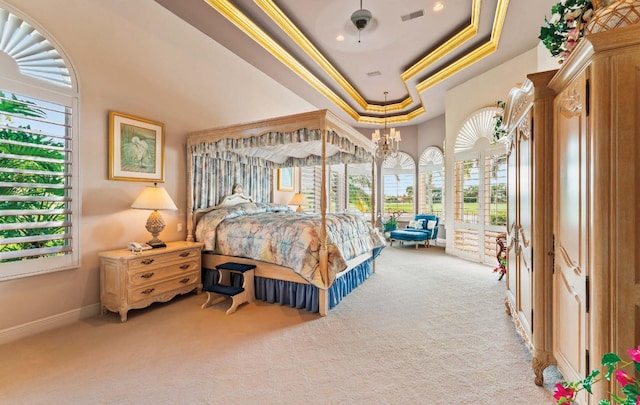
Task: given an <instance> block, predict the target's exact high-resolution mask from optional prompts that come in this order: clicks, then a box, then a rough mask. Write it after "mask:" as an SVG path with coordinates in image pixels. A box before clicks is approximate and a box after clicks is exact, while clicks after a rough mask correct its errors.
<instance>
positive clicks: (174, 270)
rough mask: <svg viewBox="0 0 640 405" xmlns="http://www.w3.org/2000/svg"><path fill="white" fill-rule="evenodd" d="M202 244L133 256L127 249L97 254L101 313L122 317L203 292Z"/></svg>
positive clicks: (181, 244) (179, 245)
mask: <svg viewBox="0 0 640 405" xmlns="http://www.w3.org/2000/svg"><path fill="white" fill-rule="evenodd" d="M203 246H204V244H203V243H199V242H182V241H180V242H168V243H167V247H165V248H157V249H151V250H144V251H142V252H141V253H136V254H133V253H131V251H129V250H128V249H118V250H110V251H106V252H100V253H98V256H99V257H100V312H101V313H102V315H104V313H105V310H109V311H111V312H118V313H120V320H121V321H122V322H125V321H126V320H127V312H128V311H129V310H130V309H138V308H145V307H147V306H149V305H151V304H152V303H154V302H166V301H169V300H170V299H172V298H173V297H175V296H176V295H178V294H186V293H188V292H190V291H193V290H194V289H195V290H197V292H198V294H199V293H200V292H201V291H202V282H201V280H200V272H201V250H202V247H203Z"/></svg>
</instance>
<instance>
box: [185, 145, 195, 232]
mask: <svg viewBox="0 0 640 405" xmlns="http://www.w3.org/2000/svg"><path fill="white" fill-rule="evenodd" d="M186 161H187V242H193V241H195V239H194V236H193V235H194V232H195V229H193V228H194V226H195V223H194V222H195V221H194V218H193V175H194V173H193V154H192V153H191V142H189V141H187V159H186Z"/></svg>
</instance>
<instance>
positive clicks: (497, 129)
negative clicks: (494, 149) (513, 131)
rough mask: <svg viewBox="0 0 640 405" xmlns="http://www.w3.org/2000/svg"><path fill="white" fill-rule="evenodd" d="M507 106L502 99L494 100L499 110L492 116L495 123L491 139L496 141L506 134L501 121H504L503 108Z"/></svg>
mask: <svg viewBox="0 0 640 405" xmlns="http://www.w3.org/2000/svg"><path fill="white" fill-rule="evenodd" d="M506 106H507V103H505V102H504V101H502V100H498V101H496V108H497V109H498V110H499V111H498V112H497V113H496V115H494V116H493V118H495V119H496V123H495V124H494V126H493V140H494V141H498V140H500V138H502V137H504V136H505V135H507V130H506V129H504V128H502V122H503V121H504V109H505V107H506Z"/></svg>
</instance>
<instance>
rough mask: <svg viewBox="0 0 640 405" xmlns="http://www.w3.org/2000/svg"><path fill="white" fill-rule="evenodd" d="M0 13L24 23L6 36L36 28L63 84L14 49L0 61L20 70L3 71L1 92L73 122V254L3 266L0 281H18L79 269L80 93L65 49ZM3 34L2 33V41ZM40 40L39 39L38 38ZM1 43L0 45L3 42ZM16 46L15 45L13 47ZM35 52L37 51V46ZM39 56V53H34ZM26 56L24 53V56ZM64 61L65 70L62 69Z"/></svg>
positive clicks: (7, 11) (6, 10) (27, 23)
mask: <svg viewBox="0 0 640 405" xmlns="http://www.w3.org/2000/svg"><path fill="white" fill-rule="evenodd" d="M0 12H2V17H3V18H5V17H7V16H8V18H11V19H12V21H19V22H20V21H22V23H21V24H18V25H16V29H15V30H14V31H13V32H11V31H4V35H17V34H18V30H20V29H22V28H25V27H26V28H33V29H34V30H35V31H34V32H35V33H36V34H39V35H40V36H41V37H42V38H44V39H43V40H42V38H41V43H42V42H48V44H50V45H51V46H52V47H53V48H54V49H53V50H50V49H49V50H48V49H44V50H43V51H42V52H43V54H46V55H52V59H51V61H50V63H54V61H55V63H56V64H57V65H58V70H53V71H54V72H56V71H57V72H58V74H59V75H60V76H59V77H60V80H58V77H57V76H56V73H53V74H43V73H42V71H38V70H37V69H35V70H34V69H27V68H24V69H23V66H22V65H21V63H20V61H19V58H20V57H22V56H21V55H22V54H20V55H18V56H16V55H13V54H12V52H13V49H0V57H1V58H12V59H14V61H15V62H16V65H17V66H18V69H17V70H16V71H8V70H4V69H3V70H2V71H0V89H2V90H4V91H7V92H11V93H15V94H17V95H23V96H26V97H30V98H34V99H39V100H43V101H48V102H52V103H55V104H58V105H63V106H65V107H68V108H70V109H71V111H72V112H71V119H70V121H71V122H70V132H71V137H72V138H71V152H70V156H69V158H68V159H67V161H68V162H71V165H70V170H69V173H70V175H71V176H70V178H69V182H68V185H69V186H70V189H69V190H68V192H67V195H68V197H70V198H71V202H70V203H69V205H70V207H71V212H72V213H71V214H69V216H70V221H71V223H72V225H71V227H70V231H69V234H70V237H71V239H70V242H69V244H70V247H71V250H70V252H69V253H68V254H65V255H62V256H52V257H43V258H30V259H24V260H20V261H13V262H4V263H0V281H4V280H9V279H15V278H20V277H27V276H33V275H38V274H43V273H50V272H55V271H62V270H68V269H74V268H78V267H79V266H80V257H81V254H80V218H81V215H80V209H81V201H80V191H79V188H80V181H79V172H80V170H79V169H80V167H79V163H78V162H79V161H80V159H79V156H80V152H79V150H80V149H79V146H80V142H79V136H78V133H79V128H80V125H79V116H80V113H79V105H80V100H79V91H78V87H77V79H76V75H75V70H74V69H73V66H72V64H71V63H70V61H69V59H68V58H67V57H66V55H65V53H64V51H63V50H62V48H61V47H60V46H59V45H57V43H56V42H55V41H54V40H53V38H52V37H51V35H50V34H49V33H47V32H46V31H45V30H44V29H43V28H42V27H40V26H39V25H38V24H37V23H35V22H33V21H32V20H31V19H30V18H28V17H25V16H24V15H22V14H21V13H20V12H19V11H17V10H15V9H13V8H11V7H10V6H8V5H5V3H3V2H1V1H0ZM2 35H3V33H0V38H1V37H2ZM35 38H38V37H35ZM0 42H1V41H0ZM14 45H15V44H14ZM34 49H36V50H37V49H38V48H37V47H35V46H34ZM34 52H36V51H34ZM23 54H24V53H23ZM60 61H62V63H63V65H64V66H62V67H60V66H59V64H60ZM47 62H49V61H47V60H45V61H44V62H43V63H44V65H45V66H44V67H43V71H48V70H49V66H48V65H47Z"/></svg>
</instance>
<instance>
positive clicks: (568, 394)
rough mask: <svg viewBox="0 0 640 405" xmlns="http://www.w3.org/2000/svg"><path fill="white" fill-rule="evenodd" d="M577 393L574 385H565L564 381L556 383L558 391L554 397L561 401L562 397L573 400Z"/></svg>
mask: <svg viewBox="0 0 640 405" xmlns="http://www.w3.org/2000/svg"><path fill="white" fill-rule="evenodd" d="M575 394H576V390H575V388H573V387H565V386H564V385H562V383H557V384H556V391H555V392H554V393H553V397H554V398H555V399H556V400H557V401H559V400H560V398H567V399H568V400H570V401H571V400H572V399H573V396H574V395H575Z"/></svg>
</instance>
